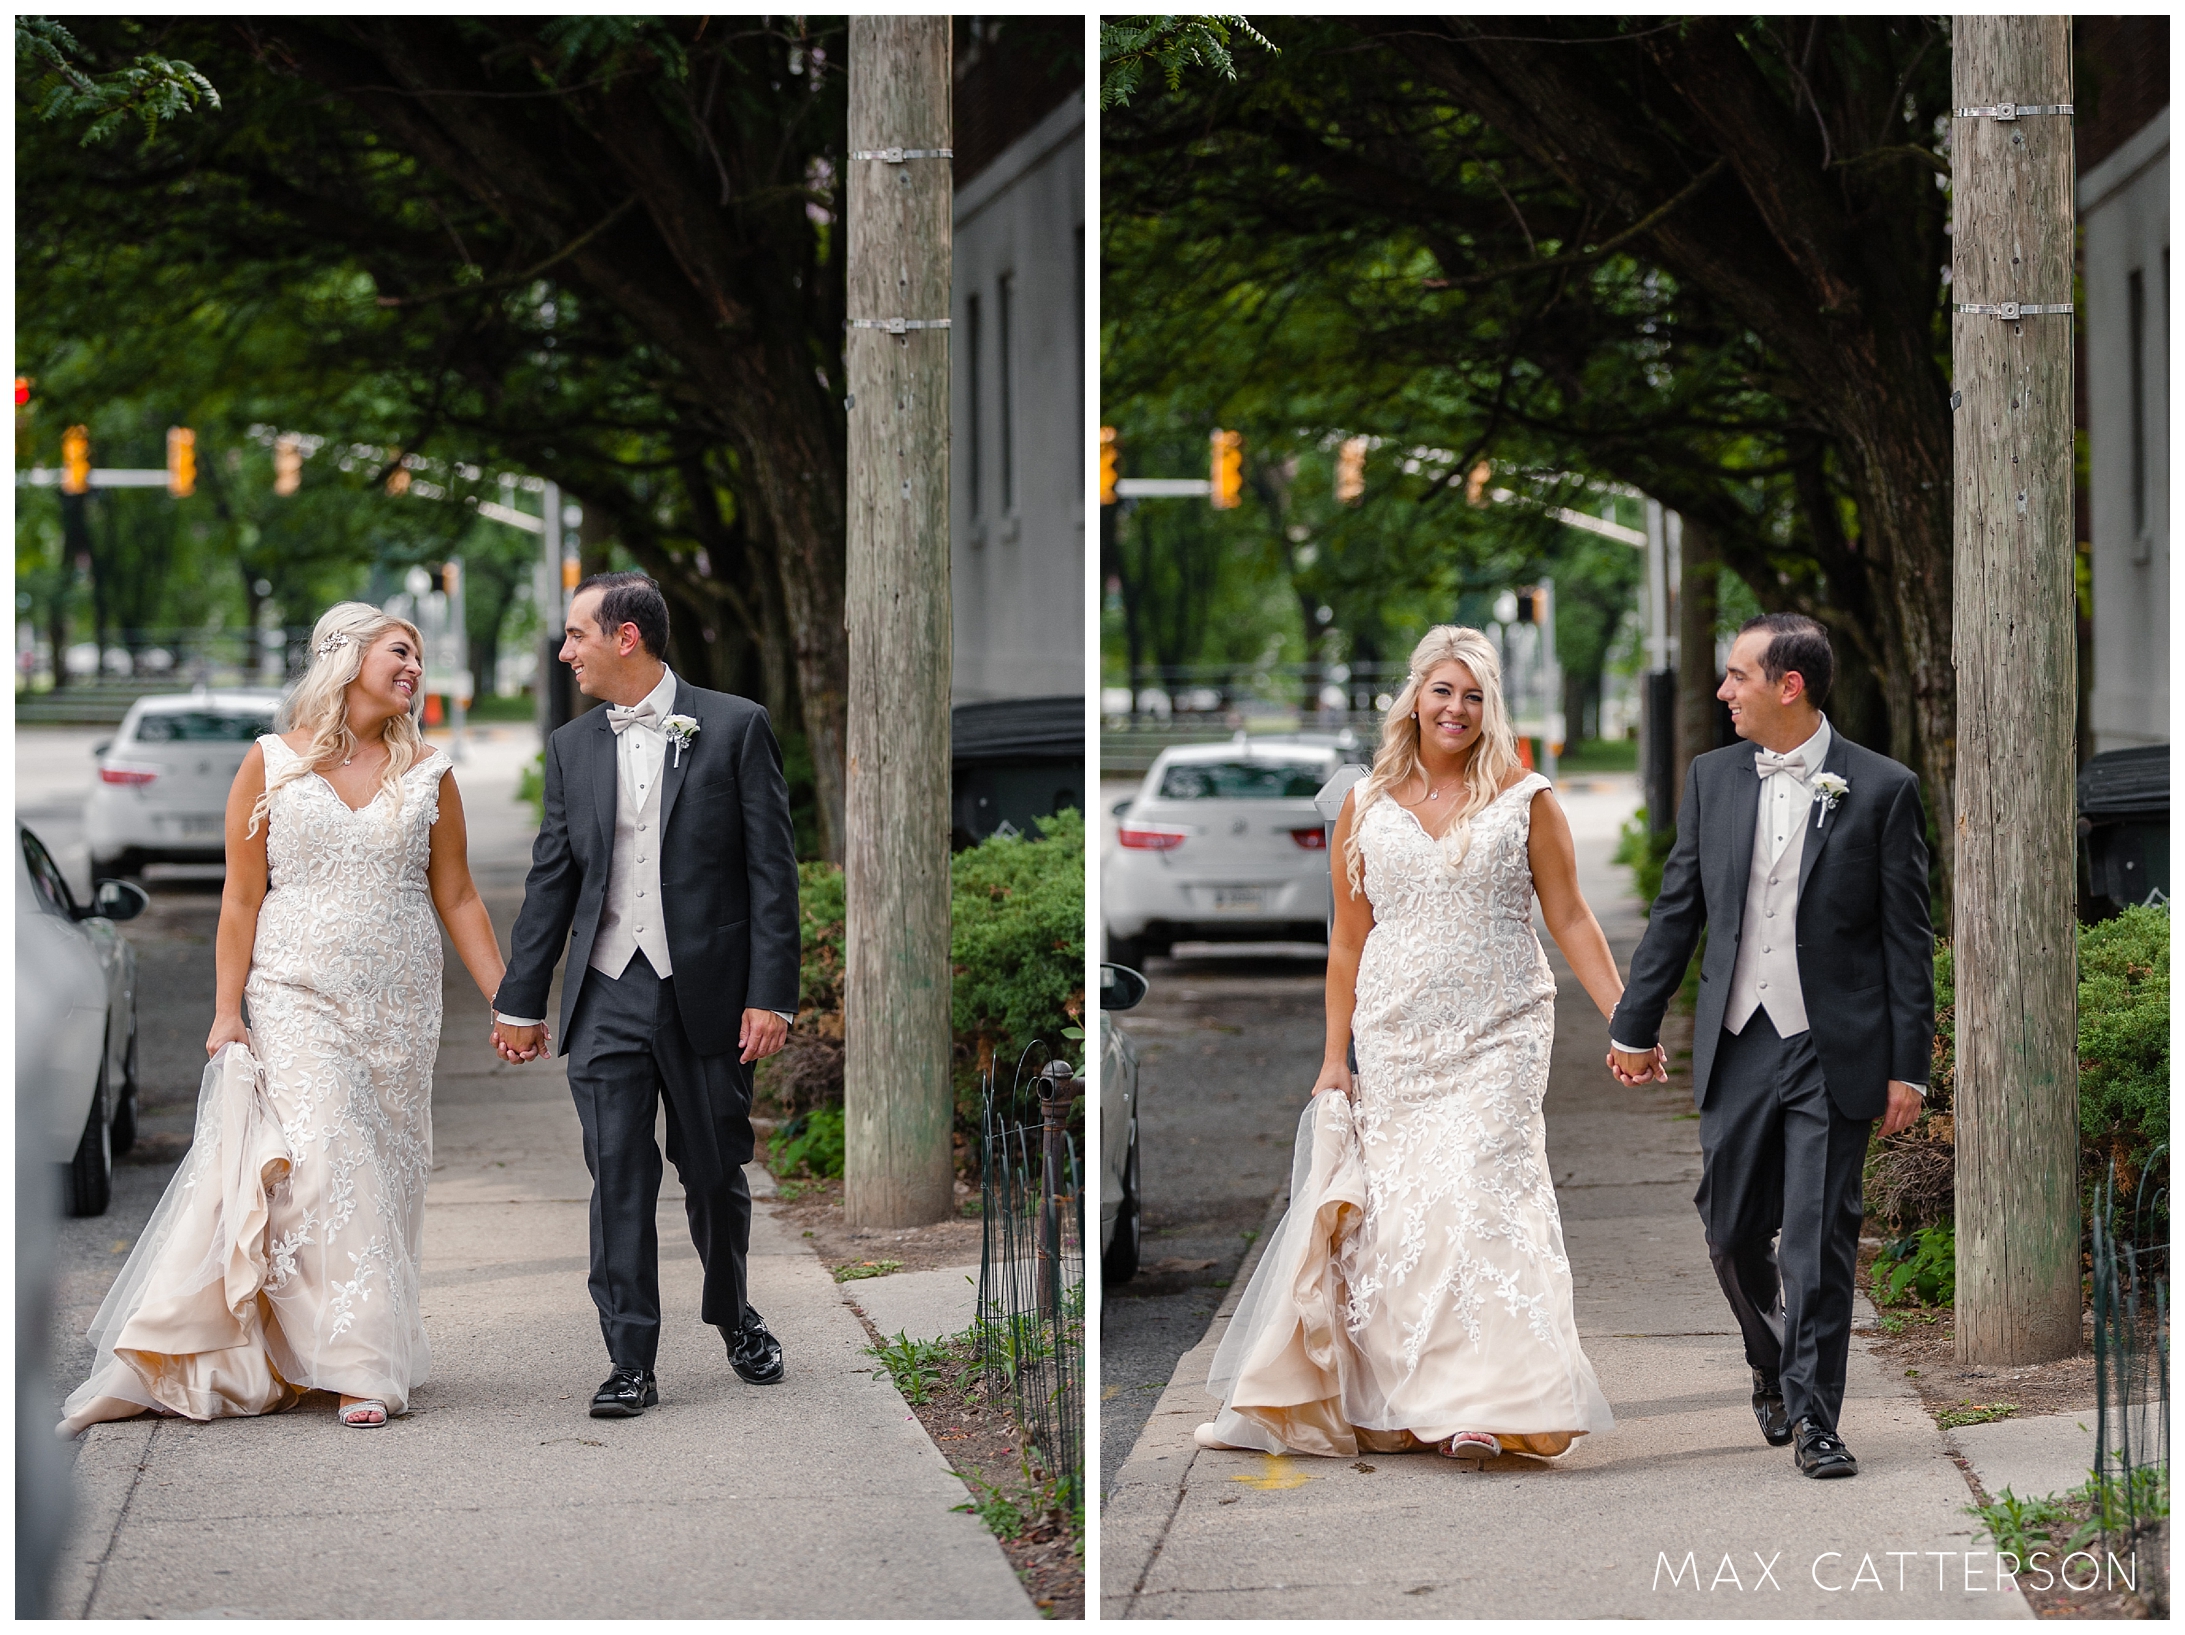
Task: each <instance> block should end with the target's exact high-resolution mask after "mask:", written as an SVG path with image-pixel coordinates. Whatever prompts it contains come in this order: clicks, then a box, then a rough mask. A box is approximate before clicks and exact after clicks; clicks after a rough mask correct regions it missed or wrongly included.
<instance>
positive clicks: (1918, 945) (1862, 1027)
mask: <svg viewBox="0 0 2185 1635" xmlns="http://www.w3.org/2000/svg"><path fill="white" fill-rule="evenodd" d="M1830 737H1831V739H1832V742H1831V743H1830V745H1829V751H1828V758H1827V761H1826V763H1825V764H1824V766H1823V768H1822V770H1824V771H1828V772H1833V773H1835V774H1836V775H1837V776H1838V777H1840V778H1842V779H1844V780H1845V781H1846V782H1847V783H1848V784H1849V785H1850V786H1851V787H1850V789H1849V790H1848V792H1846V793H1845V795H1844V796H1843V798H1842V799H1841V800H1840V801H1838V802H1837V804H1836V809H1835V810H1834V811H1832V812H1827V813H1826V814H1825V821H1822V820H1823V818H1824V812H1823V807H1824V802H1823V801H1822V800H1821V799H1820V797H1819V796H1815V798H1814V800H1813V802H1812V808H1811V810H1810V811H1809V812H1808V813H1807V814H1806V834H1805V853H1804V855H1803V857H1801V858H1800V860H1799V871H1798V982H1799V987H1800V988H1801V990H1802V991H1803V994H1804V998H1805V1006H1806V1015H1807V1018H1808V1019H1809V1021H1810V1023H1811V1027H1812V1034H1813V1048H1814V1050H1815V1052H1816V1054H1818V1055H1819V1057H1820V1059H1821V1070H1822V1072H1823V1074H1824V1075H1825V1076H1826V1077H1827V1080H1828V1093H1829V1098H1830V1099H1831V1100H1832V1101H1834V1102H1835V1104H1836V1106H1837V1107H1838V1109H1839V1110H1840V1111H1841V1112H1842V1113H1843V1114H1844V1116H1845V1117H1847V1118H1878V1117H1880V1116H1881V1114H1882V1113H1883V1112H1884V1111H1885V1110H1886V1109H1887V1107H1888V1105H1889V1081H1890V1080H1891V1079H1901V1080H1903V1081H1904V1082H1905V1083H1907V1084H1925V1083H1926V1082H1927V1080H1928V1076H1929V1073H1930V1070H1931V1066H1932V1058H1933V1052H1934V1036H1935V967H1934V937H1933V932H1932V930H1931V928H1930V922H1929V918H1928V912H1927V901H1928V895H1927V823H1926V818H1925V816H1924V814H1923V812H1922V809H1921V806H1920V798H1919V780H1918V779H1917V778H1915V777H1914V776H1913V775H1912V774H1911V772H1909V771H1908V770H1907V769H1905V768H1904V767H1902V766H1899V765H1898V764H1897V763H1896V762H1895V761H1892V760H1890V759H1889V758H1888V757H1887V756H1886V755H1877V754H1875V753H1874V752H1873V751H1872V750H1869V749H1862V748H1860V747H1859V746H1858V745H1857V744H1854V743H1852V742H1851V740H1849V739H1848V738H1846V737H1845V736H1844V735H1843V734H1842V733H1841V732H1834V733H1831V734H1830ZM1810 782H1811V775H1810V774H1809V776H1808V783H1809V784H1810ZM1759 811H1760V776H1759V773H1758V772H1757V770H1756V769H1755V767H1754V762H1753V746H1752V745H1751V744H1749V743H1739V744H1734V745H1732V746H1730V747H1729V748H1727V749H1717V750H1711V751H1709V752H1708V753H1707V754H1705V755H1701V756H1699V757H1697V758H1696V759H1695V760H1694V761H1693V762H1692V770H1691V772H1690V773H1689V775H1688V776H1687V777H1686V779H1685V783H1684V804H1683V806H1682V807H1681V808H1680V809H1679V811H1678V813H1677V840H1676V845H1675V846H1674V847H1673V848H1672V849H1671V851H1670V853H1669V860H1668V862H1667V863H1666V864H1665V865H1664V867H1663V869H1662V885H1661V894H1660V895H1659V896H1658V897H1656V898H1655V899H1654V909H1653V913H1652V915H1651V917H1650V918H1649V920H1648V922H1647V927H1646V935H1645V936H1644V937H1643V938H1642V939H1641V940H1640V942H1639V948H1638V952H1637V953H1635V954H1633V955H1632V956H1631V980H1630V983H1629V985H1628V986H1627V987H1626V988H1625V989H1624V996H1623V999H1622V1001H1621V1002H1620V1003H1619V1004H1618V1005H1617V1007H1616V1014H1615V1016H1614V1017H1613V1018H1611V1020H1610V1023H1609V1032H1610V1035H1611V1036H1612V1037H1613V1038H1615V1039H1617V1040H1619V1041H1620V1042H1622V1043H1623V1044H1626V1045H1629V1046H1631V1047H1632V1048H1634V1049H1641V1050H1643V1049H1648V1048H1650V1047H1651V1046H1653V1045H1654V1044H1655V1043H1656V1042H1657V1040H1658V1039H1659V1037H1660V1029H1661V1020H1662V1013H1663V1011H1664V1010H1666V1009H1667V1008H1668V1005H1669V1001H1670V998H1671V996H1672V995H1674V994H1675V993H1676V991H1677V989H1678V987H1679V986H1680V985H1681V984H1682V983H1683V981H1684V973H1685V969H1686V967H1687V966H1689V965H1690V963H1691V959H1692V949H1693V947H1694V945H1695V944H1696V943H1697V942H1698V941H1699V934H1700V928H1701V927H1702V926H1705V927H1706V929H1707V952H1706V954H1705V955H1704V956H1703V957H1702V958H1701V960H1700V975H1699V1011H1698V1015H1697V1017H1696V1019H1695V1021H1694V1023H1693V1029H1692V1099H1693V1101H1694V1103H1695V1104H1696V1105H1699V1106H1702V1107H1704V1106H1705V1105H1706V1103H1707V1089H1708V1081H1709V1076H1710V1073H1711V1071H1712V1069H1713V1067H1714V1060H1715V1047H1716V1045H1717V1044H1718V1043H1719V1042H1720V1041H1721V1038H1722V1024H1723V1013H1724V1011H1725V1009H1726V1008H1727V1006H1728V1003H1729V997H1730V977H1731V973H1732V972H1733V971H1734V970H1735V968H1736V965H1737V950H1738V942H1739V938H1740V937H1741V936H1742V934H1743V932H1744V929H1745V928H1744V924H1743V921H1744V917H1745V901H1746V887H1747V883H1748V878H1749V874H1750V871H1751V868H1752V858H1753V846H1754V843H1755V838H1756V837H1755V829H1756V827H1757V823H1756V819H1757V817H1758V815H1759ZM1817 822H1818V823H1819V827H1818V828H1817V827H1815V824H1816V823H1817ZM1761 1021H1762V1013H1756V1014H1755V1015H1754V1017H1753V1018H1752V1020H1751V1021H1749V1022H1747V1023H1746V1024H1745V1025H1746V1026H1747V1027H1748V1028H1750V1027H1757V1026H1759V1025H1761Z"/></svg>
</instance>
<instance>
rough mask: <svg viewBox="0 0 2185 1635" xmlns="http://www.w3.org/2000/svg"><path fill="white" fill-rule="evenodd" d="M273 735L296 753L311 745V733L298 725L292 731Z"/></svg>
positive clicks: (299, 753) (300, 752)
mask: <svg viewBox="0 0 2185 1635" xmlns="http://www.w3.org/2000/svg"><path fill="white" fill-rule="evenodd" d="M274 736H276V737H277V738H279V739H280V740H281V742H282V743H283V744H285V745H287V746H288V748H289V749H291V750H293V751H294V752H295V753H296V754H298V755H301V754H302V753H303V752H304V751H305V750H307V749H309V748H310V747H311V734H310V733H309V732H308V731H306V730H305V729H304V728H302V727H298V728H297V729H296V730H295V731H294V732H283V733H276V734H275V735H274Z"/></svg>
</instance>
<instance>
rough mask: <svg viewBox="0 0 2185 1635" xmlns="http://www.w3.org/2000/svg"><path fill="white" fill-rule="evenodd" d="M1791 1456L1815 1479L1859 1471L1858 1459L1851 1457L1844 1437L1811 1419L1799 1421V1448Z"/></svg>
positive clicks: (1853, 1473)
mask: <svg viewBox="0 0 2185 1635" xmlns="http://www.w3.org/2000/svg"><path fill="white" fill-rule="evenodd" d="M1793 1457H1794V1458H1796V1459H1797V1461H1798V1468H1799V1469H1800V1470H1801V1471H1803V1472H1804V1473H1805V1474H1806V1475H1808V1476H1811V1477H1814V1478H1816V1479H1823V1478H1826V1477H1830V1476H1856V1475H1858V1474H1859V1461H1858V1460H1856V1459H1854V1458H1852V1457H1851V1450H1850V1449H1849V1448H1847V1447H1845V1446H1844V1444H1843V1439H1842V1438H1841V1437H1839V1436H1838V1435H1837V1434H1836V1433H1835V1432H1834V1431H1829V1430H1823V1429H1822V1428H1821V1427H1820V1426H1818V1425H1816V1424H1814V1422H1813V1421H1812V1420H1810V1419H1801V1420H1800V1421H1799V1422H1798V1447H1797V1450H1796V1452H1795V1453H1794V1455H1793Z"/></svg>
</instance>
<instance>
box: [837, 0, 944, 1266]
mask: <svg viewBox="0 0 2185 1635" xmlns="http://www.w3.org/2000/svg"><path fill="white" fill-rule="evenodd" d="M849 136H850V162H849V169H848V179H847V192H848V195H849V200H848V205H849V207H848V211H847V217H848V233H849V238H848V265H847V271H848V283H849V289H848V296H849V322H850V329H849V332H848V335H847V339H846V344H845V347H844V353H845V360H844V361H845V364H846V370H845V373H846V375H847V377H848V384H849V432H850V435H849V458H850V469H849V496H850V537H849V580H848V594H847V600H846V603H845V616H846V617H847V619H848V621H849V627H850V689H849V740H848V748H849V755H848V763H849V764H848V774H849V783H848V790H847V797H846V800H845V803H844V804H845V825H844V826H845V828H846V830H847V834H846V835H845V837H844V846H843V876H844V879H843V889H844V894H845V899H846V904H847V911H848V912H847V918H846V924H845V927H844V943H845V948H844V956H845V960H844V963H845V971H844V982H843V1039H844V1062H843V1087H842V1091H843V1093H842V1099H843V1112H844V1124H845V1127H846V1128H845V1144H846V1149H847V1150H846V1153H845V1173H844V1187H843V1203H844V1208H845V1212H846V1215H847V1218H848V1220H849V1224H850V1225H852V1226H922V1225H924V1224H926V1223H927V1222H930V1221H938V1220H943V1219H946V1218H947V1217H948V1216H950V1215H952V1214H954V1213H955V1203H956V1200H955V1191H954V1182H955V1166H954V1162H953V1154H952V1140H951V1137H952V1136H953V1133H954V1126H955V1114H956V1098H955V1090H954V1086H953V1084H952V1083H951V1080H950V1073H949V1067H950V1061H949V1056H950V1049H949V1047H950V1034H949V996H950V981H951V972H950V964H949V906H948V888H949V872H948V863H949V823H948V811H949V717H948V705H949V679H950V676H949V672H950V668H951V662H950V628H949V626H950V617H949V588H948V406H949V376H948V314H949V276H950V258H951V253H952V236H951V235H952V230H953V228H952V223H953V210H954V186H953V178H954V168H953V167H952V166H951V164H950V163H949V158H950V151H949V150H950V145H951V142H952V140H953V119H952V116H951V112H950V86H949V20H948V18H946V17H896V16H888V17H853V18H851V19H850V131H849Z"/></svg>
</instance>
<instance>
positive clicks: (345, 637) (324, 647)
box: [318, 630, 349, 656]
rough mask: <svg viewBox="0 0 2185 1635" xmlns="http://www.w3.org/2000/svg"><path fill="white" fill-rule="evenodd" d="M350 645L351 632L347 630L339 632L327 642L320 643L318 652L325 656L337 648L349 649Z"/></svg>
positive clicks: (328, 638)
mask: <svg viewBox="0 0 2185 1635" xmlns="http://www.w3.org/2000/svg"><path fill="white" fill-rule="evenodd" d="M348 645H349V632H348V631H346V630H337V631H335V632H334V633H333V634H332V635H331V636H328V637H327V638H326V640H324V641H322V642H320V643H319V646H318V651H319V653H320V654H321V655H322V656H323V655H324V654H327V653H331V652H332V651H333V650H334V649H335V648H337V647H347V646H348Z"/></svg>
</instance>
